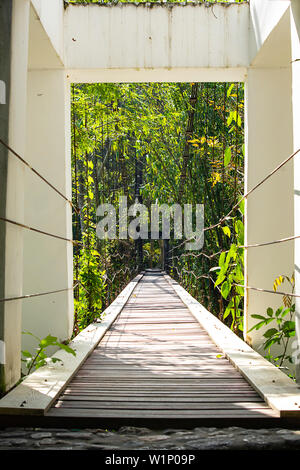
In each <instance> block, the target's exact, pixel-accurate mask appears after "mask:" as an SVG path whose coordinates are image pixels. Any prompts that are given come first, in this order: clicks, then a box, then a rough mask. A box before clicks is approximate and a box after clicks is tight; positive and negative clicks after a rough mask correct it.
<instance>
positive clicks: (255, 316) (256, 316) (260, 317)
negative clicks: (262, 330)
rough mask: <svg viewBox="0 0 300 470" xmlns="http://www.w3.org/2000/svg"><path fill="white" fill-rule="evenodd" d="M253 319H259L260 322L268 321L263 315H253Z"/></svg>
mask: <svg viewBox="0 0 300 470" xmlns="http://www.w3.org/2000/svg"><path fill="white" fill-rule="evenodd" d="M251 317H252V318H257V319H258V320H266V318H265V317H263V316H262V315H256V314H255V315H251Z"/></svg>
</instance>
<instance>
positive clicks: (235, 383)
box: [46, 273, 277, 426]
mask: <svg viewBox="0 0 300 470" xmlns="http://www.w3.org/2000/svg"><path fill="white" fill-rule="evenodd" d="M46 416H47V417H49V418H52V419H54V418H59V419H66V420H67V419H68V418H73V419H78V420H80V419H83V420H88V421H90V422H92V421H93V420H97V421H98V422H99V423H101V422H111V421H112V422H115V423H119V422H120V423H128V424H129V423H132V424H133V423H134V424H140V423H144V424H146V423H147V422H148V421H151V420H154V421H155V420H161V421H162V422H164V423H166V422H168V421H170V423H171V422H172V423H173V422H176V423H178V420H182V421H181V422H182V423H183V421H185V422H193V423H195V422H197V423H199V424H200V423H211V424H213V423H214V422H219V421H220V420H221V421H222V420H223V421H224V420H225V421H226V422H227V423H230V424H236V423H240V422H244V421H246V422H247V423H249V420H250V421H251V420H252V421H253V420H255V421H256V420H257V421H258V422H259V425H260V426H262V425H263V423H262V420H265V422H264V424H267V421H271V420H274V418H276V417H277V414H276V412H275V411H273V410H272V409H271V408H269V407H268V406H267V405H266V404H265V402H264V401H263V400H262V398H261V397H260V396H259V395H258V394H257V392H256V391H255V390H254V389H253V388H252V387H251V386H250V385H249V384H248V383H247V381H246V380H245V379H244V378H243V377H242V376H241V375H240V373H239V372H238V371H237V370H236V369H235V368H234V367H233V366H232V365H231V364H230V362H229V361H228V360H227V359H226V358H225V357H224V356H223V355H222V354H221V352H220V351H219V350H218V348H217V347H216V346H215V344H214V343H213V342H212V341H211V339H210V338H209V336H208V334H207V333H206V331H205V330H203V329H202V328H201V326H200V325H199V323H198V322H197V321H196V320H195V319H194V317H193V316H192V314H191V313H190V311H189V310H188V308H187V307H186V306H185V305H184V304H183V303H182V301H181V300H180V298H179V297H178V296H177V294H176V293H175V292H174V290H173V288H172V286H171V285H170V284H169V283H168V281H167V280H166V279H165V278H164V277H163V276H162V274H160V273H146V275H145V276H144V277H143V279H142V280H141V281H140V283H139V284H138V285H137V287H136V288H135V290H134V291H133V293H132V295H131V297H130V298H129V300H128V302H127V303H126V305H125V307H124V308H123V310H122V312H121V314H120V315H119V317H118V319H117V320H116V322H115V323H114V324H113V325H112V327H111V328H110V329H109V330H108V332H107V333H106V334H105V336H104V337H103V339H102V340H101V342H100V344H99V345H98V347H97V348H96V349H95V350H94V352H93V353H92V354H91V355H90V356H89V358H88V359H87V360H86V362H85V363H84V364H83V366H82V367H81V368H80V370H79V371H78V372H77V374H76V376H75V377H74V378H73V379H72V381H71V382H70V383H69V385H68V386H67V388H66V389H65V391H64V393H63V394H62V395H60V397H59V399H58V400H57V401H56V403H55V404H54V405H53V406H52V408H51V409H50V410H49V411H48V413H47V414H46ZM275 421H276V419H275Z"/></svg>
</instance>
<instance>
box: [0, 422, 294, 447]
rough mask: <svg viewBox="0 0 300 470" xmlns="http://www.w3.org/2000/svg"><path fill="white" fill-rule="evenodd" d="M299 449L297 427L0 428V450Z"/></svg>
mask: <svg viewBox="0 0 300 470" xmlns="http://www.w3.org/2000/svg"><path fill="white" fill-rule="evenodd" d="M15 449H20V450H24V449H31V450H32V449H34V450H39V449H40V450H50V449H51V450H58V449H60V450H95V449H96V450H97V449H98V450H100V449H103V450H139V449H145V450H172V449H176V450H287V449H290V450H292V449H293V450H300V430H288V429H244V428H238V427H229V428H218V429H217V428H203V427H202V428H195V429H192V430H184V429H166V430H164V431H153V430H150V429H147V428H141V427H139V428H138V427H122V428H120V429H119V430H118V431H113V430H107V429H80V430H79V429H44V428H43V429H41V428H6V429H0V450H15Z"/></svg>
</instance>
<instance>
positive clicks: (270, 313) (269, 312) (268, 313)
mask: <svg viewBox="0 0 300 470" xmlns="http://www.w3.org/2000/svg"><path fill="white" fill-rule="evenodd" d="M273 314H274V312H273V309H272V308H271V307H269V308H268V309H267V315H268V316H269V317H272V316H273Z"/></svg>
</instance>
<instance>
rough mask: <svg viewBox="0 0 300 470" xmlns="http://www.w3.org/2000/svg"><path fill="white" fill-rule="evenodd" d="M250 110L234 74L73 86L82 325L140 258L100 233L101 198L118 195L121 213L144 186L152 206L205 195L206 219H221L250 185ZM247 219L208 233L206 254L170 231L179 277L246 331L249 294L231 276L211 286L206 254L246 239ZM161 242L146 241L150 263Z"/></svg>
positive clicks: (78, 323)
mask: <svg viewBox="0 0 300 470" xmlns="http://www.w3.org/2000/svg"><path fill="white" fill-rule="evenodd" d="M195 91H196V92H197V98H196V100H194V101H193V100H192V99H191V97H192V95H193V93H195ZM243 111H244V89H243V85H242V84H237V83H234V84H226V83H225V84H223V83H201V84H195V83H135V84H127V83H122V84H113V83H108V84H89V85H86V84H77V85H74V86H72V163H73V165H72V171H73V202H74V205H75V207H78V209H79V214H76V213H74V214H73V232H74V239H76V240H78V241H80V242H82V243H83V246H82V247H81V248H79V247H75V257H74V273H75V281H74V282H75V284H76V283H77V281H79V282H80V284H79V286H78V288H76V289H75V306H76V316H75V330H74V331H75V333H77V332H78V331H80V330H81V329H82V328H84V327H85V326H86V325H87V324H88V322H90V321H93V320H94V319H95V318H97V317H99V316H100V315H101V311H102V310H103V308H105V307H106V305H108V304H109V303H110V302H111V301H112V300H113V299H114V297H115V296H116V295H117V294H118V293H119V292H120V290H121V289H122V287H124V285H125V284H126V283H127V282H128V281H129V280H130V278H132V277H133V275H134V274H135V273H136V272H137V269H138V267H139V265H138V257H137V245H136V243H135V242H134V241H132V240H106V241H105V240H101V241H100V240H97V239H96V238H95V236H94V235H95V226H96V223H97V217H96V207H97V206H98V205H99V204H100V203H103V202H109V203H112V204H114V206H115V208H116V211H117V216H118V201H119V197H120V196H121V195H122V196H123V195H126V196H127V197H128V205H130V204H132V203H133V201H134V199H135V197H136V195H137V186H138V194H139V197H140V198H141V199H142V202H143V204H145V205H146V206H147V207H148V208H150V205H151V204H153V203H155V202H157V203H158V204H163V203H168V204H172V203H178V202H179V203H181V204H184V203H190V204H193V205H194V206H195V204H199V203H204V204H205V224H206V225H213V224H216V223H217V222H218V221H219V219H220V218H221V217H222V216H223V215H224V214H226V213H227V212H229V210H230V209H231V207H232V205H233V204H235V203H236V202H237V200H238V198H239V197H240V193H241V192H243V191H242V185H243V163H244V151H243V144H244V131H243V125H244V113H243ZM192 115H193V126H192V130H190V131H189V133H187V126H188V125H189V122H190V121H191V116H192ZM228 122H229V123H230V124H229V125H228ZM137 173H140V176H141V178H140V179H141V181H140V182H139V184H137ZM240 224H242V209H241V213H235V214H234V218H233V219H231V220H230V221H228V223H227V225H226V227H223V228H222V227H218V228H217V229H215V230H211V231H208V232H206V233H205V242H204V247H203V250H202V251H201V252H200V253H195V252H194V253H193V252H186V251H185V247H184V245H182V243H181V242H182V241H180V240H174V239H172V236H171V240H170V249H171V250H172V252H171V253H172V254H171V255H170V265H171V270H172V274H173V276H174V277H175V278H176V279H177V280H178V281H179V282H180V283H181V284H182V285H183V286H184V287H185V288H186V289H188V290H189V292H190V293H191V294H192V295H194V296H195V297H196V298H197V299H198V300H199V301H200V302H202V303H203V304H204V305H205V306H206V307H207V308H208V309H209V310H210V311H212V312H214V313H216V314H218V315H219V317H220V318H223V314H224V310H226V309H227V307H228V305H229V307H230V309H231V313H230V314H229V313H228V310H227V311H226V317H225V320H224V321H225V322H231V323H230V324H232V323H233V328H234V329H236V328H237V327H236V325H237V323H239V327H238V328H237V329H239V331H240V327H241V325H242V321H241V319H239V321H238V318H239V317H241V315H242V309H241V302H242V295H240V294H239V289H238V288H236V287H235V286H232V285H231V284H232V282H233V281H232V280H231V281H230V280H229V281H228V282H227V283H226V284H224V286H222V285H221V284H220V287H219V286H217V287H219V289H218V288H216V289H213V279H212V276H211V275H210V269H211V268H213V266H214V258H213V257H209V256H211V255H212V254H214V253H218V252H220V249H221V250H222V251H227V250H229V249H230V246H231V244H235V245H236V246H237V247H238V245H239V244H241V238H242V235H239V234H240V233H242V228H241V226H240ZM237 232H238V233H237ZM180 244H181V245H180ZM177 245H180V246H178V247H177ZM160 249H161V247H160V245H159V244H158V242H155V243H154V244H152V245H151V244H149V241H148V240H145V242H144V247H143V254H144V266H145V267H151V266H156V265H157V264H159V263H161V261H160V259H161V256H160ZM237 254H238V255H240V251H237ZM207 255H209V256H207ZM241 256H242V255H241ZM239 259H240V256H239ZM234 264H235V261H234V260H233V259H231V260H230V262H228V266H229V267H228V272H226V275H227V274H229V273H231V274H232V276H233V277H234V278H235V279H238V272H239V268H236V269H235V270H236V272H235V273H234V266H233V265H234ZM239 265H240V268H241V269H242V264H241V263H239ZM240 279H241V276H240ZM221 290H222V293H221V292H220V291H221ZM233 296H234V297H235V299H234V300H233V302H234V305H233V307H232V303H231V304H230V301H231V300H232V297H233ZM239 297H240V298H239ZM218 310H219V311H218ZM232 312H233V315H234V316H236V318H235V320H234V321H233V318H232Z"/></svg>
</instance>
